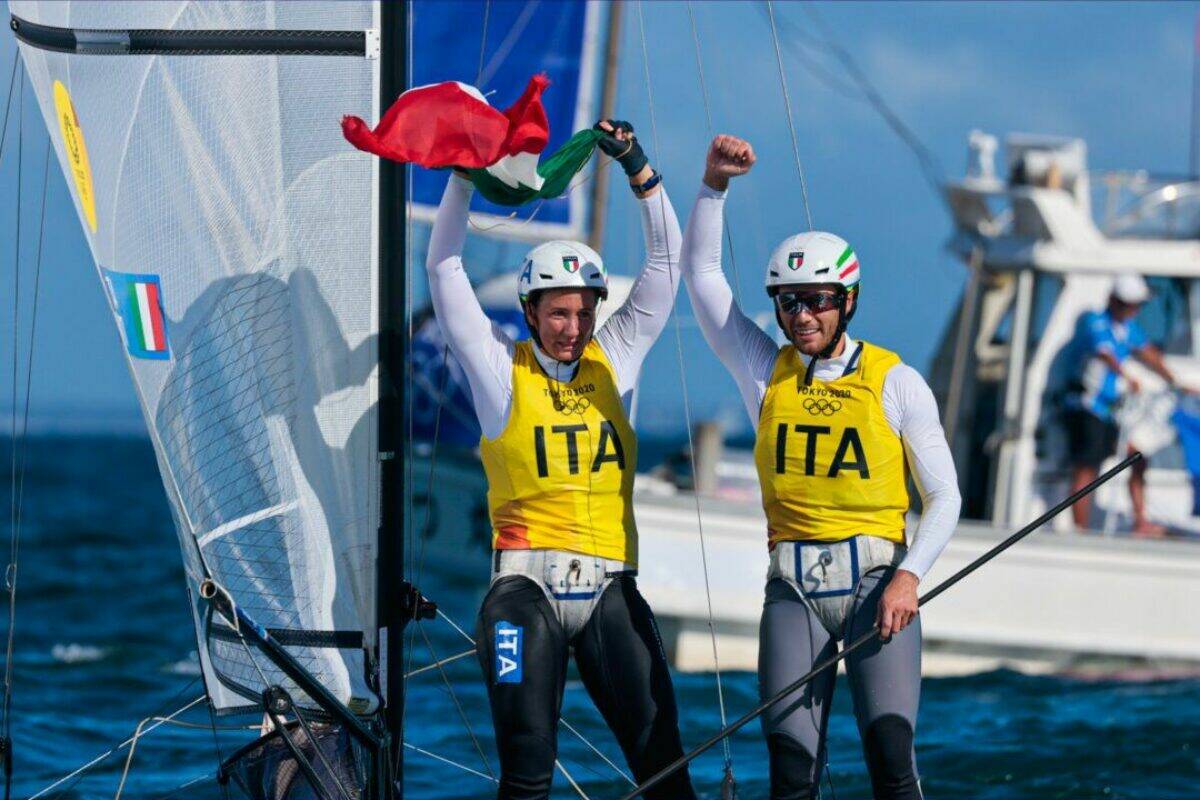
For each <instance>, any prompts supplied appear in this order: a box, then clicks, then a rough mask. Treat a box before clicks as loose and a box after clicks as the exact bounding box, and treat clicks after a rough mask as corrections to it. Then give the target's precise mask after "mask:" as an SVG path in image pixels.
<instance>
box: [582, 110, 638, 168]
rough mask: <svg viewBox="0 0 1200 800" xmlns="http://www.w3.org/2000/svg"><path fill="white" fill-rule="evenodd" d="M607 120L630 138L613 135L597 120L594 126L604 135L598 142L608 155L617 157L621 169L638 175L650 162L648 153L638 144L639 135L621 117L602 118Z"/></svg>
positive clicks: (615, 128)
mask: <svg viewBox="0 0 1200 800" xmlns="http://www.w3.org/2000/svg"><path fill="white" fill-rule="evenodd" d="M601 122H607V123H608V124H609V125H611V126H612V127H613V130H614V132H615V131H624V132H625V133H626V134H628V136H629V138H628V139H626V140H625V141H621V140H620V139H618V138H617V137H616V136H613V135H612V134H611V133H609V132H608V131H606V130H604V129H603V128H601V127H600V122H597V123H596V124H595V125H593V126H592V127H593V128H595V129H596V130H598V131H600V132H601V133H602V134H604V135H603V136H601V137H600V141H598V142H596V144H597V145H598V146H599V147H600V149H601V150H603V151H604V153H605V154H606V155H608V156H611V157H612V158H614V159H616V161H617V163H618V164H620V165H621V169H623V170H625V174H626V175H637V174H638V173H639V172H641V171H642V167H644V166H646V164H647V163H649V159H647V158H646V154H645V153H644V152H643V151H642V146H641V145H640V144H638V140H637V137H636V136H634V135H633V126H632V125H630V124H629V123H628V122H623V121H621V120H619V119H609V120H601Z"/></svg>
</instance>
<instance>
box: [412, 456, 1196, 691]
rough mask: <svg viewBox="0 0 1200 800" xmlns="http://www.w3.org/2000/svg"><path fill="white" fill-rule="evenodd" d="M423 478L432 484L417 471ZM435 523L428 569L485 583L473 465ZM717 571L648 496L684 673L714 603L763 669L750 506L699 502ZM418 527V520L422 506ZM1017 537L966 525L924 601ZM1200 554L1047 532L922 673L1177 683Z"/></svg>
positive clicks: (938, 638) (707, 649) (965, 608)
mask: <svg viewBox="0 0 1200 800" xmlns="http://www.w3.org/2000/svg"><path fill="white" fill-rule="evenodd" d="M415 469H416V470H417V471H416V472H415V473H414V474H415V475H417V476H418V481H420V483H422V484H423V483H424V481H423V480H422V479H421V477H420V476H421V475H423V474H424V473H423V472H422V470H427V469H428V463H427V462H425V463H424V464H422V463H421V462H418V463H417V465H416V467H415ZM435 484H436V490H435V493H434V497H435V508H436V512H435V516H436V521H437V525H436V526H435V528H434V530H433V534H432V536H431V537H430V538H429V540H428V545H427V556H426V561H427V564H428V565H430V566H431V567H433V568H438V567H445V568H452V569H454V570H456V571H458V572H459V574H462V573H463V571H465V570H470V571H472V572H477V573H478V574H479V576H480V586H481V588H482V586H483V583H484V581H485V580H486V578H485V576H486V575H487V572H488V557H489V550H488V539H487V527H486V517H481V516H480V515H481V510H482V509H483V508H485V505H484V504H485V503H486V499H485V491H486V487H485V484H484V481H483V476H482V472H481V471H480V469H479V468H478V466H477V465H474V464H472V463H471V462H470V460H466V459H456V460H450V459H447V460H444V461H441V462H440V463H439V465H438V469H437V477H436V480H435ZM701 512H702V513H701V515H700V517H699V520H700V522H701V523H702V524H703V533H704V543H705V549H706V553H707V559H708V584H709V593H708V595H707V596H706V593H705V591H704V569H703V562H702V560H701V552H700V546H699V543H700V536H699V527H698V523H697V514H696V503H695V498H694V497H693V496H691V495H674V496H671V495H665V494H658V493H655V492H649V491H640V492H639V493H638V495H637V518H638V528H639V531H640V537H641V538H640V548H641V558H640V561H641V564H640V570H639V578H638V584H639V586H640V588H641V591H642V593H643V594H644V595H645V597H646V599H647V601H648V602H649V603H650V606H651V607H652V608H653V609H654V612H655V615H656V616H657V617H658V620H659V624H660V627H661V628H662V633H663V638H664V644H665V645H666V647H667V650H668V654H669V655H670V657H671V659H672V661H673V663H674V664H675V666H676V667H678V668H679V669H682V670H688V671H708V670H712V669H713V650H712V642H711V638H710V636H709V633H708V601H707V597H709V596H710V597H711V600H712V609H713V620H714V624H715V628H716V631H717V634H718V656H719V659H720V666H721V669H723V670H726V669H732V670H753V669H755V666H756V663H757V653H758V618H759V612H760V610H761V607H762V589H763V579H764V576H765V574H766V569H767V549H766V537H765V527H766V526H765V520H764V518H763V514H762V509H761V507H760V506H759V505H758V503H757V502H755V501H753V500H745V501H725V500H715V499H708V498H702V499H701ZM416 516H417V519H416V520H415V524H417V525H420V524H421V520H422V513H421V507H420V506H419V505H418V506H417V513H416ZM1009 533H1011V531H1007V530H999V529H996V528H994V527H991V526H988V525H983V524H977V523H963V524H962V525H961V526H960V527H959V529H958V531H956V533H955V535H954V538H953V539H952V540H951V541H950V544H949V545H948V546H947V548H946V550H945V552H944V553H943V554H942V556H941V558H939V559H938V561H937V563H936V564H935V566H934V568H933V570H932V571H931V572H930V573H929V575H927V576H926V577H925V579H924V580H923V581H922V587H923V588H924V589H925V590H928V589H929V588H931V587H933V586H935V585H936V584H937V583H939V582H941V581H942V580H945V579H946V578H947V577H949V576H950V575H952V574H953V573H954V572H956V571H957V570H959V569H961V568H962V567H964V566H966V565H967V564H968V563H970V562H971V561H972V560H974V559H975V558H977V557H978V556H980V555H982V554H983V553H984V552H986V551H987V550H988V549H989V548H991V547H993V546H995V545H996V544H997V543H999V542H1000V541H1001V540H1002V539H1003V538H1004V537H1006V536H1007V535H1008V534H1009ZM1198 598H1200V546H1198V545H1197V544H1196V543H1194V542H1178V541H1145V540H1133V539H1126V538H1116V537H1103V536H1098V535H1079V534H1071V533H1059V532H1054V531H1052V530H1049V526H1048V527H1047V530H1044V531H1038V532H1036V533H1034V534H1032V535H1031V536H1030V537H1028V538H1027V539H1026V540H1024V541H1022V542H1021V543H1020V544H1018V545H1016V546H1015V547H1013V548H1011V549H1010V550H1009V551H1007V552H1005V553H1004V554H1003V555H1001V556H1000V557H999V558H996V559H995V560H993V561H991V562H989V563H988V564H987V565H986V566H984V567H983V568H981V569H980V570H979V571H978V572H976V573H974V574H973V575H971V576H970V577H969V578H967V579H966V580H964V581H962V582H961V583H959V584H958V585H957V586H955V587H954V588H953V589H951V590H950V591H949V592H947V593H946V594H945V595H943V596H942V597H939V598H938V599H937V600H936V601H935V602H933V603H931V604H930V605H929V606H928V607H927V608H925V609H923V610H922V612H921V620H922V625H923V628H924V636H925V641H926V649H925V660H924V670H925V672H926V674H961V673H969V672H976V671H979V670H983V669H991V668H996V667H999V666H1006V667H1011V668H1015V669H1021V670H1023V671H1029V672H1041V671H1054V672H1061V671H1073V672H1077V673H1087V672H1089V671H1092V670H1095V671H1097V672H1101V673H1103V674H1112V673H1113V672H1127V671H1129V670H1133V671H1135V672H1136V673H1137V674H1154V675H1162V674H1177V673H1179V672H1188V673H1194V672H1197V671H1200V615H1197V614H1196V613H1195V610H1196V601H1197V599H1198Z"/></svg>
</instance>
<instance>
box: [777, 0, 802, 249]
mask: <svg viewBox="0 0 1200 800" xmlns="http://www.w3.org/2000/svg"><path fill="white" fill-rule="evenodd" d="M767 16H768V17H769V18H770V20H771V42H772V43H773V44H774V45H775V63H776V65H777V66H778V67H779V85H780V87H781V88H782V89H783V105H784V108H785V109H786V110H787V123H788V132H789V133H790V134H791V136H792V155H793V156H795V158H796V173H797V174H798V175H799V176H800V195H801V197H802V198H803V199H804V217H805V219H807V220H808V229H809V230H810V231H811V230H812V229H813V220H812V209H811V208H810V207H809V205H808V185H807V184H806V183H805V181H804V167H803V166H802V165H801V164H800V143H799V142H798V141H797V139H796V124H795V122H793V120H792V96H791V94H790V93H789V92H788V86H787V76H786V75H785V74H784V71H783V53H781V52H780V50H779V31H778V30H777V29H776V28H775V9H774V7H773V6H772V5H771V0H767Z"/></svg>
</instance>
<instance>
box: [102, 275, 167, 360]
mask: <svg viewBox="0 0 1200 800" xmlns="http://www.w3.org/2000/svg"><path fill="white" fill-rule="evenodd" d="M104 278H105V280H106V281H107V282H108V288H109V292H110V293H111V295H112V301H113V307H114V309H115V310H116V312H117V314H118V315H119V316H120V317H121V321H122V323H123V325H122V327H123V328H124V332H125V348H126V349H127V350H128V351H129V355H131V356H133V357H134V358H157V359H167V358H170V357H171V348H170V345H169V344H168V343H167V320H166V316H165V315H164V314H163V304H162V287H161V284H160V282H159V279H158V276H157V275H131V274H128V273H124V272H111V271H109V270H105V271H104Z"/></svg>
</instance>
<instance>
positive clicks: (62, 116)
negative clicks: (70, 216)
mask: <svg viewBox="0 0 1200 800" xmlns="http://www.w3.org/2000/svg"><path fill="white" fill-rule="evenodd" d="M54 109H55V111H56V112H57V113H58V126H59V128H60V129H61V130H62V136H63V144H64V145H65V146H66V148H67V161H68V162H69V163H70V165H71V175H72V176H73V177H74V178H75V188H76V189H77V190H78V191H79V205H80V206H81V207H82V208H83V215H84V216H85V217H86V218H87V221H88V227H89V228H91V229H92V233H95V232H96V193H95V190H94V189H93V188H92V165H91V164H90V163H89V162H88V153H87V145H86V144H84V142H83V128H81V127H80V126H79V117H78V116H76V114H75V105H74V104H73V103H72V102H71V95H70V93H69V92H68V91H67V87H66V86H63V84H62V81H55V82H54Z"/></svg>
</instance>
